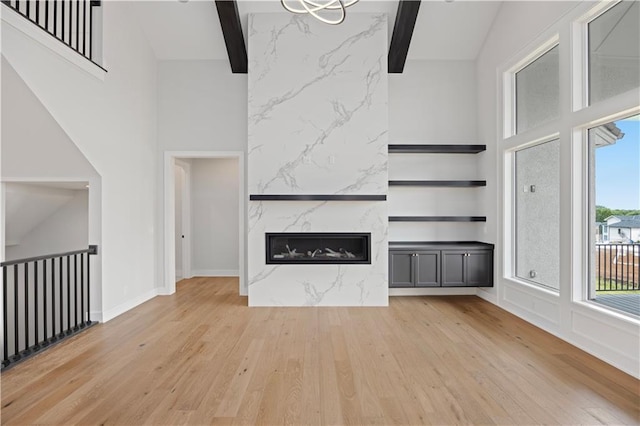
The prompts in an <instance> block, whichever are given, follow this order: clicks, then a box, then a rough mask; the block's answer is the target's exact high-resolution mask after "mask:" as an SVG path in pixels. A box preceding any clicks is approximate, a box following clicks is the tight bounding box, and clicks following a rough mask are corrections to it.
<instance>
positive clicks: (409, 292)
mask: <svg viewBox="0 0 640 426" xmlns="http://www.w3.org/2000/svg"><path fill="white" fill-rule="evenodd" d="M476 294H477V289H476V287H438V288H426V287H420V288H390V289H389V296H475V295H476Z"/></svg>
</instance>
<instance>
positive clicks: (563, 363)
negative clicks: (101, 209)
mask: <svg viewBox="0 0 640 426" xmlns="http://www.w3.org/2000/svg"><path fill="white" fill-rule="evenodd" d="M237 289H238V282H237V279H233V278H194V279H191V280H184V281H182V282H180V283H178V285H177V292H176V294H174V295H172V296H162V297H157V298H154V299H152V300H150V301H148V302H146V303H144V304H142V305H140V306H138V307H137V308H135V309H133V310H131V311H129V312H127V313H125V314H123V315H121V316H119V317H117V318H115V319H113V320H112V321H110V322H108V323H106V324H99V325H97V326H95V327H93V328H91V329H89V330H87V331H86V332H84V333H82V334H79V335H78V336H75V337H74V338H72V339H70V340H68V341H66V342H63V343H61V344H59V345H56V346H54V347H52V348H51V349H49V350H47V351H45V352H43V353H42V354H40V355H38V356H35V357H34V358H32V359H30V360H27V361H25V362H24V363H22V364H19V365H17V366H15V367H14V368H12V369H9V370H8V371H6V372H4V373H2V377H1V379H2V384H1V386H2V396H1V404H0V407H1V408H2V424H18V425H24V424H60V425H67V424H105V425H106V424H132V425H139V424H151V425H177V424H195V425H201V424H220V425H232V424H233V425H255V424H264V425H281V424H290V425H338V424H358V425H360V424H370V425H392V424H406V425H416V424H438V425H442V424H447V425H449V424H500V425H517V424H522V425H530V424H630V425H631V424H633V425H635V424H640V382H639V381H638V380H637V379H635V378H633V377H631V376H629V375H627V374H625V373H623V372H621V371H619V370H616V369H615V368H613V367H611V366H610V365H607V364H606V363H604V362H602V361H600V360H597V359H595V358H594V357H592V356H591V355H589V354H587V353H585V352H583V351H580V350H579V349H577V348H575V347H573V346H571V345H569V344H568V343H566V342H564V341H562V340H559V339H557V338H556V337H554V336H552V335H550V334H548V333H546V332H544V331H542V330H540V329H538V328H536V327H534V326H532V325H530V324H528V323H527V322H525V321H523V320H521V319H519V318H517V317H515V316H513V315H511V314H509V313H507V312H505V311H503V310H501V309H500V308H498V307H496V306H494V305H492V304H490V303H488V302H486V301H484V300H481V299H479V298H477V297H474V296H460V297H403V298H392V299H391V300H390V305H389V307H388V308H312V307H309V308H248V307H247V306H246V298H244V297H240V296H238V295H237V291H238V290H237Z"/></svg>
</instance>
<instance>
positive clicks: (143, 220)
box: [2, 2, 157, 320]
mask: <svg viewBox="0 0 640 426" xmlns="http://www.w3.org/2000/svg"><path fill="white" fill-rule="evenodd" d="M102 4H103V8H104V11H103V28H104V30H103V31H104V32H103V40H104V49H103V52H104V53H103V57H104V61H103V64H104V66H105V68H107V69H108V73H106V74H101V73H100V72H95V73H88V72H85V71H83V69H82V68H81V67H78V66H77V65H75V64H74V63H73V62H72V61H70V60H67V59H64V58H62V57H61V56H60V55H59V54H57V53H55V52H54V51H53V50H51V49H49V48H48V47H46V46H45V45H42V44H38V43H37V42H34V40H33V39H32V38H31V37H30V36H29V35H27V34H25V33H24V32H23V31H21V30H19V29H17V28H16V27H14V26H12V25H8V24H6V22H3V26H2V54H3V56H4V57H5V58H6V59H7V61H8V62H9V63H10V64H11V66H12V67H13V68H14V69H15V70H16V72H17V73H18V74H19V75H20V77H21V78H22V79H23V80H24V81H25V82H26V84H27V85H28V86H29V88H30V89H31V90H32V91H33V92H34V93H35V95H36V96H37V97H38V99H39V100H40V101H41V102H42V104H43V105H44V106H45V107H46V109H47V110H48V111H49V113H50V114H51V115H52V116H53V117H54V118H55V120H56V121H57V122H58V124H59V125H60V127H61V128H62V129H63V130H64V131H65V133H66V134H67V135H68V136H69V138H70V139H71V140H72V141H73V142H74V143H75V144H76V146H77V147H78V149H79V150H80V151H81V152H82V154H83V155H84V156H85V157H86V158H87V159H88V160H89V162H90V163H91V164H92V165H93V167H94V168H95V169H96V170H97V171H98V173H99V174H100V175H101V177H102V193H101V203H102V208H101V210H102V212H103V215H102V223H101V234H102V242H101V247H100V250H101V253H102V295H101V296H102V299H101V300H100V302H99V304H92V306H99V307H101V312H99V313H97V314H98V315H100V314H101V315H102V317H103V319H105V320H107V319H110V318H112V317H114V316H116V315H118V314H120V313H121V312H124V311H125V310H127V309H129V308H130V307H133V306H135V305H137V304H138V303H140V302H142V301H144V300H146V299H148V298H150V297H153V296H154V295H155V294H156V293H157V291H156V288H155V287H156V280H155V278H156V276H155V260H156V259H155V254H156V244H155V241H156V235H155V234H156V191H157V187H156V183H157V182H156V178H157V175H156V167H157V164H156V158H157V157H156V153H157V144H156V142H157V141H156V136H157V120H156V118H157V117H156V114H157V96H156V89H157V81H156V76H157V64H156V60H155V57H154V55H153V52H152V50H151V48H150V47H149V45H148V43H147V41H146V39H145V37H144V36H143V34H142V33H141V31H140V29H139V26H138V25H137V23H136V22H134V21H132V18H131V13H130V11H129V5H127V4H126V2H103V3H102ZM34 31H36V32H37V31H41V30H39V29H37V28H35V27H34ZM38 34H39V33H38ZM51 43H59V42H57V41H55V40H53V39H51ZM78 60H81V58H80V59H78ZM96 75H97V76H98V77H96ZM3 110H4V108H3ZM50 158H56V157H55V156H51V157H50Z"/></svg>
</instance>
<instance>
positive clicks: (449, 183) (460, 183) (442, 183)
mask: <svg viewBox="0 0 640 426" xmlns="http://www.w3.org/2000/svg"><path fill="white" fill-rule="evenodd" d="M389 186H432V187H451V188H471V187H478V186H487V181H486V180H390V181H389Z"/></svg>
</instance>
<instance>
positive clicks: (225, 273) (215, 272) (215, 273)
mask: <svg viewBox="0 0 640 426" xmlns="http://www.w3.org/2000/svg"><path fill="white" fill-rule="evenodd" d="M191 275H192V276H194V277H239V276H240V271H239V270H237V269H194V270H192V271H191Z"/></svg>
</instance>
